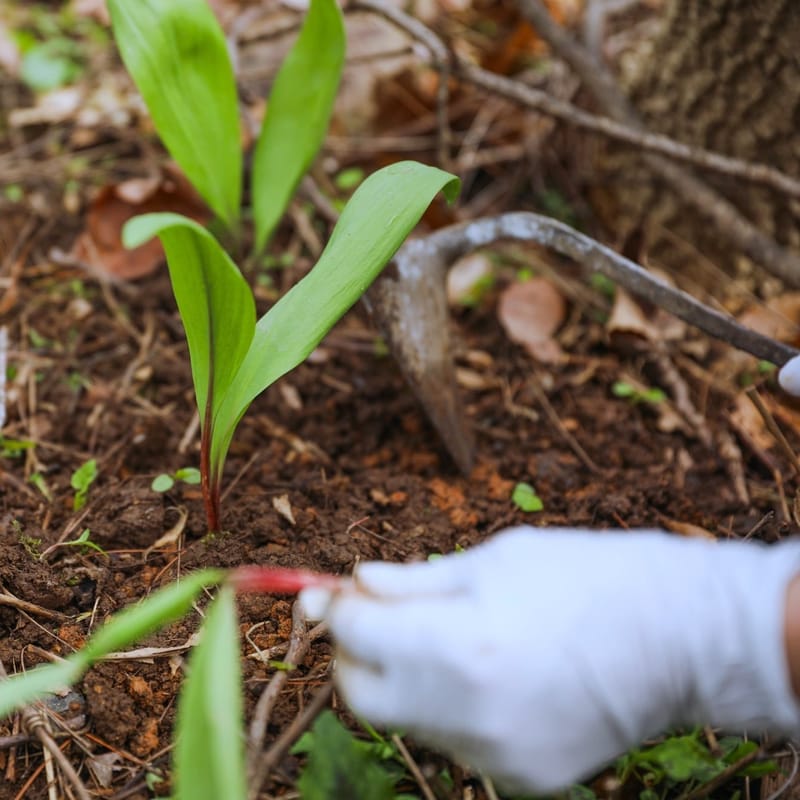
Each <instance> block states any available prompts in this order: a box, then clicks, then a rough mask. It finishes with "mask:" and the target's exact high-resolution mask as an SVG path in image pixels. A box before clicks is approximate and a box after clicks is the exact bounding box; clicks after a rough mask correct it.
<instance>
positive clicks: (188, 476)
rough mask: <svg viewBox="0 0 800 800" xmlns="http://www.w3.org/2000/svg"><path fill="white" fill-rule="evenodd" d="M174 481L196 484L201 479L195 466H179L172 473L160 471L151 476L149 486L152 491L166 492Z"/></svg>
mask: <svg viewBox="0 0 800 800" xmlns="http://www.w3.org/2000/svg"><path fill="white" fill-rule="evenodd" d="M176 481H181V482H183V483H188V484H191V485H196V484H198V483H200V481H201V475H200V470H199V469H197V468H196V467H181V468H180V469H176V470H175V472H172V473H169V472H162V473H161V474H160V475H156V477H155V478H153V482H152V483H151V484H150V488H151V489H152V490H153V491H154V492H168V491H169V490H170V489H171V488H172V487H173V486H174V485H175V482H176Z"/></svg>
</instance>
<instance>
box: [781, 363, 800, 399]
mask: <svg viewBox="0 0 800 800" xmlns="http://www.w3.org/2000/svg"><path fill="white" fill-rule="evenodd" d="M778 383H779V384H780V385H781V389H783V391H784V392H786V393H787V394H791V395H794V396H795V397H800V356H795V357H794V358H790V359H789V360H788V361H787V362H786V363H785V364H784V365H783V366H782V367H781V371H780V372H779V373H778Z"/></svg>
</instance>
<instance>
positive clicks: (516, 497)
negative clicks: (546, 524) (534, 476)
mask: <svg viewBox="0 0 800 800" xmlns="http://www.w3.org/2000/svg"><path fill="white" fill-rule="evenodd" d="M511 502H512V503H514V505H515V506H516V507H517V508H518V509H520V511H525V512H532V511H541V510H542V509H543V508H544V503H543V502H542V498H541V497H539V495H538V494H536V491H535V489H534V488H533V486H531V485H530V484H529V483H518V484H517V485H516V486H515V487H514V491H513V492H512V493H511Z"/></svg>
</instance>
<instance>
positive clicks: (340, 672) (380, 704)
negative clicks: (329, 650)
mask: <svg viewBox="0 0 800 800" xmlns="http://www.w3.org/2000/svg"><path fill="white" fill-rule="evenodd" d="M334 677H335V680H336V685H337V687H338V689H339V691H340V692H341V694H342V697H344V699H345V702H346V703H347V705H348V706H350V708H351V709H352V710H353V711H355V713H356V714H358V715H359V716H362V717H365V718H366V719H368V720H369V721H370V722H371V723H373V724H374V725H396V724H397V723H398V719H397V714H398V711H399V706H400V707H401V706H402V700H401V701H400V704H398V702H397V700H396V695H395V691H394V688H395V687H394V686H393V684H392V682H391V680H390V679H388V678H387V676H386V673H385V672H384V671H383V670H381V669H379V668H377V667H375V666H373V665H371V664H366V663H364V662H363V661H360V660H358V659H356V658H353V657H352V656H351V655H350V654H349V653H348V652H347V650H346V649H343V648H338V649H337V653H336V672H335V673H334Z"/></svg>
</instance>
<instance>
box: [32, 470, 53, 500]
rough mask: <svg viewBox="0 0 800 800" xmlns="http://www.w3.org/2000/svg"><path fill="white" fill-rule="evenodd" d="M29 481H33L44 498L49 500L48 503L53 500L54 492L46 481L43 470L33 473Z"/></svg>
mask: <svg viewBox="0 0 800 800" xmlns="http://www.w3.org/2000/svg"><path fill="white" fill-rule="evenodd" d="M28 482H29V483H32V484H33V485H34V486H35V487H36V488H37V489H38V490H39V491H40V492H41V493H42V495H43V496H44V499H45V500H47V502H48V503H52V502H53V493H52V492H51V491H50V487H49V486H48V485H47V481H45V479H44V475H42V473H41V472H33V473H31V476H30V478H28Z"/></svg>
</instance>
